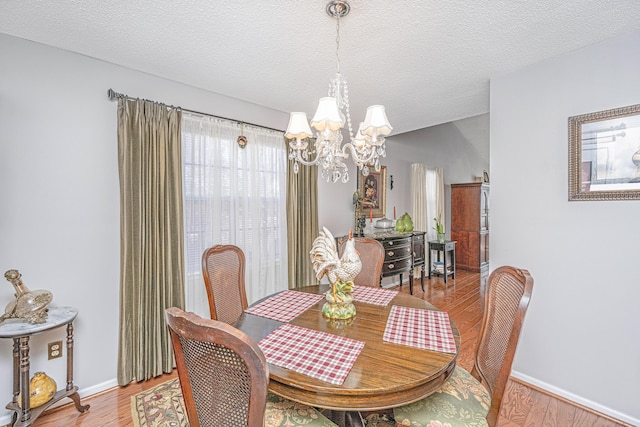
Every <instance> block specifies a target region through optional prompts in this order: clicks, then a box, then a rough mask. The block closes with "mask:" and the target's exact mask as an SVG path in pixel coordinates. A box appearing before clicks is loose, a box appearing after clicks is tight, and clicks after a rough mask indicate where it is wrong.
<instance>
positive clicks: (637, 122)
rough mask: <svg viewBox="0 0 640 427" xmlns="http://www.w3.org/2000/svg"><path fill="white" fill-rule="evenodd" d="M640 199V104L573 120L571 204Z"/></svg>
mask: <svg viewBox="0 0 640 427" xmlns="http://www.w3.org/2000/svg"><path fill="white" fill-rule="evenodd" d="M639 199H640V104H638V105H630V106H628V107H622V108H615V109H611V110H605V111H598V112H595V113H589V114H582V115H579V116H573V117H569V201H576V200H639Z"/></svg>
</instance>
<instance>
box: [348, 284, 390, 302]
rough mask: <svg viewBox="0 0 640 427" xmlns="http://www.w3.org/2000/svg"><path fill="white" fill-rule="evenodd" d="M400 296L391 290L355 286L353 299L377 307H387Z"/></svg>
mask: <svg viewBox="0 0 640 427" xmlns="http://www.w3.org/2000/svg"><path fill="white" fill-rule="evenodd" d="M397 294H398V291H392V290H391V289H380V288H374V287H372V286H354V287H353V298H354V299H355V300H356V301H360V302H366V303H368V304H375V305H387V304H389V303H390V302H391V300H392V299H393V298H394V297H395V296H396V295H397Z"/></svg>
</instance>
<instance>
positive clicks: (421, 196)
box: [411, 163, 432, 240]
mask: <svg viewBox="0 0 640 427" xmlns="http://www.w3.org/2000/svg"><path fill="white" fill-rule="evenodd" d="M427 171H428V169H427V165H423V164H422V163H412V164H411V209H412V213H413V214H412V219H413V228H414V229H415V230H420V231H427V232H428V230H429V228H430V224H431V222H430V221H429V212H428V211H427ZM427 236H429V234H427ZM428 240H432V239H428Z"/></svg>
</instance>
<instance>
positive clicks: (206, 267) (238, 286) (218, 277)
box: [202, 245, 248, 325]
mask: <svg viewBox="0 0 640 427" xmlns="http://www.w3.org/2000/svg"><path fill="white" fill-rule="evenodd" d="M244 274H245V257H244V252H242V249H240V248H239V247H237V246H234V245H216V246H213V247H211V248H208V249H206V250H205V251H204V253H203V254H202V277H203V278H204V285H205V287H206V288H207V298H208V300H209V313H210V315H211V319H213V320H220V321H222V322H225V323H228V324H229V325H233V324H234V323H235V322H236V320H238V318H239V317H240V315H241V314H242V312H243V311H244V310H245V309H246V308H247V306H248V303H247V293H246V290H245V282H244Z"/></svg>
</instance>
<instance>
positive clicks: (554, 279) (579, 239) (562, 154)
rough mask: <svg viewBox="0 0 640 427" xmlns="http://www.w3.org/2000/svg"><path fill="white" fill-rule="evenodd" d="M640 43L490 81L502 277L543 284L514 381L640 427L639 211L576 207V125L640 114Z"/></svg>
mask: <svg viewBox="0 0 640 427" xmlns="http://www.w3.org/2000/svg"><path fill="white" fill-rule="evenodd" d="M639 70H640V32H636V33H634V34H631V35H628V36H626V37H623V38H619V39H615V40H611V41H609V42H606V43H602V44H599V45H595V46H592V47H589V48H585V49H582V50H579V51H576V52H573V53H571V54H569V55H565V56H561V57H557V58H554V59H552V60H548V61H545V62H542V63H539V64H535V65H532V66H530V67H527V68H525V69H523V70H520V71H518V72H515V73H513V74H510V75H507V76H503V77H498V78H495V79H493V80H492V81H491V172H492V176H491V178H492V179H491V210H492V213H491V251H492V252H491V268H492V269H493V268H495V267H497V266H499V265H503V264H510V265H515V266H519V267H523V268H527V269H528V270H529V271H530V272H531V274H532V275H533V277H534V280H535V284H534V290H533V297H532V300H531V305H530V306H529V312H528V313H527V318H526V320H525V327H524V330H523V334H522V339H521V341H520V345H519V348H518V352H517V357H516V360H515V365H514V375H515V376H518V377H520V378H522V379H524V380H525V381H529V382H531V383H533V384H537V385H539V386H541V387H543V388H545V389H548V390H550V391H553V392H556V393H559V394H561V395H564V396H566V397H568V398H570V399H572V400H575V401H578V402H580V403H583V404H585V405H587V406H590V407H592V408H594V409H597V410H600V411H602V412H605V413H608V414H611V415H613V416H616V417H618V418H620V419H622V420H625V421H627V422H630V423H632V424H636V425H640V404H638V399H639V397H640V394H639V392H638V384H640V331H639V329H638V328H639V326H640V315H639V314H638V301H640V274H639V271H640V270H638V260H640V254H639V252H638V239H639V238H640V221H639V218H640V201H638V200H634V201H608V202H589V201H581V202H569V201H567V194H568V189H567V182H568V175H567V173H568V170H567V169H568V168H567V161H568V154H567V152H568V129H567V119H568V117H570V116H574V115H579V114H585V113H591V112H596V111H601V110H606V109H611V108H616V107H623V106H628V105H633V104H640V74H639Z"/></svg>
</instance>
